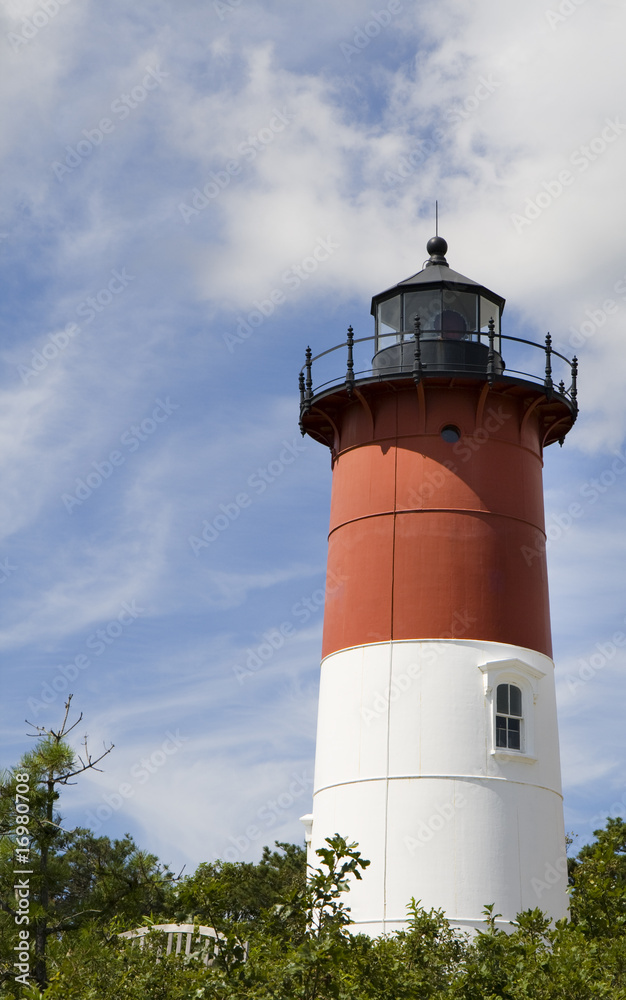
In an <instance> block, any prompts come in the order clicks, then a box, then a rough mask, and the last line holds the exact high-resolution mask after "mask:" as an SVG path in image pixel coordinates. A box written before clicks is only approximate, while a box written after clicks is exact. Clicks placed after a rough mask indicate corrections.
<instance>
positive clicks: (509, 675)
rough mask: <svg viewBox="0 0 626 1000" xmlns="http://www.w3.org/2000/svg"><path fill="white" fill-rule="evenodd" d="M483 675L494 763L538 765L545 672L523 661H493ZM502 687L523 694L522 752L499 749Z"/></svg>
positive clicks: (488, 731) (486, 666) (481, 668)
mask: <svg viewBox="0 0 626 1000" xmlns="http://www.w3.org/2000/svg"><path fill="white" fill-rule="evenodd" d="M479 667H480V670H481V671H482V674H483V683H484V690H485V702H486V708H487V740H488V752H489V754H490V755H491V757H493V758H494V760H498V761H511V760H518V761H523V762H524V763H525V764H534V763H535V762H536V760H537V758H536V757H535V756H534V751H535V704H536V702H537V694H538V691H539V681H540V680H541V678H542V677H545V675H546V672H545V670H539V669H537V667H531V665H530V664H529V663H524V661H523V660H518V659H515V658H511V659H509V660H491V661H490V662H488V663H482V664H479ZM498 684H516V685H517V687H518V688H519V689H520V690H521V692H522V713H523V714H522V720H523V721H522V727H521V728H522V749H521V750H505V748H504V747H498V746H496V704H495V701H496V690H497V687H498Z"/></svg>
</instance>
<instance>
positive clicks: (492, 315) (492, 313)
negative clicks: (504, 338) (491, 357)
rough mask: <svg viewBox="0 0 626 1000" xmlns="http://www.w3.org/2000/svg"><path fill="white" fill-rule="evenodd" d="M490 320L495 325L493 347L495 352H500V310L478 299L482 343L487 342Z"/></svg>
mask: <svg viewBox="0 0 626 1000" xmlns="http://www.w3.org/2000/svg"><path fill="white" fill-rule="evenodd" d="M490 319H492V320H493V321H494V324H495V329H494V332H495V335H496V336H495V341H494V345H493V346H494V347H495V349H496V351H498V352H499V351H500V309H499V308H498V306H497V305H496V304H495V303H494V302H491V301H490V300H489V299H486V298H485V297H484V296H481V299H480V332H481V334H482V335H483V336H482V339H483V341H488V339H489V320H490Z"/></svg>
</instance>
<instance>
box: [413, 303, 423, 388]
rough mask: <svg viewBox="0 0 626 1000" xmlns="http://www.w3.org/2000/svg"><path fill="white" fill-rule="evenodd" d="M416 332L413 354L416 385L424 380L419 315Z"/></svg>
mask: <svg viewBox="0 0 626 1000" xmlns="http://www.w3.org/2000/svg"><path fill="white" fill-rule="evenodd" d="M414 325H415V332H414V334H413V340H414V341H415V353H414V355H413V381H414V382H415V385H419V384H420V382H421V381H422V373H423V369H422V342H421V337H422V324H421V320H420V318H419V316H416V317H415V324H414Z"/></svg>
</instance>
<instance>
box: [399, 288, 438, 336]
mask: <svg viewBox="0 0 626 1000" xmlns="http://www.w3.org/2000/svg"><path fill="white" fill-rule="evenodd" d="M416 316H419V318H420V327H421V331H422V337H423V338H424V340H432V339H433V337H434V338H439V337H441V290H440V289H425V290H424V291H422V292H405V295H404V329H405V330H406V331H408V332H409V333H413V330H414V329H415V317H416Z"/></svg>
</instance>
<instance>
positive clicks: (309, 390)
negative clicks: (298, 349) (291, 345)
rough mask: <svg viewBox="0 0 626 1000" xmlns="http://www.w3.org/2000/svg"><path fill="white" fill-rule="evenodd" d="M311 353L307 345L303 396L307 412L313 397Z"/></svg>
mask: <svg viewBox="0 0 626 1000" xmlns="http://www.w3.org/2000/svg"><path fill="white" fill-rule="evenodd" d="M311 353H312V352H311V348H310V347H307V349H306V355H305V356H306V361H305V363H304V365H305V368H306V393H305V397H304V405H305V410H306V412H307V413H308V412H309V410H310V408H311V400H312V399H313V378H312V376H311V365H312V364H313V360H312V357H311Z"/></svg>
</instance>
